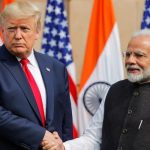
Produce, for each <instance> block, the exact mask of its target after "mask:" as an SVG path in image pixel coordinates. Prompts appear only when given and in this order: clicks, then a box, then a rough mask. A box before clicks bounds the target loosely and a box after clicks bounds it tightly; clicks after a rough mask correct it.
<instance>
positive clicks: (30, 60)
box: [16, 50, 37, 67]
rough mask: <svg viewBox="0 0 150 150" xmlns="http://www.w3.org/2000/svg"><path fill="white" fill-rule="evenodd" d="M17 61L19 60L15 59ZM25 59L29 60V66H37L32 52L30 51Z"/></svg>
mask: <svg viewBox="0 0 150 150" xmlns="http://www.w3.org/2000/svg"><path fill="white" fill-rule="evenodd" d="M16 58H17V60H18V61H19V62H20V60H21V58H19V57H16ZM27 59H28V60H29V62H30V64H31V65H32V66H34V67H36V66H37V61H36V58H35V55H34V51H33V50H32V51H31V54H30V55H29V56H28V57H27Z"/></svg>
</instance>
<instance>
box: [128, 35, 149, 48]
mask: <svg viewBox="0 0 150 150" xmlns="http://www.w3.org/2000/svg"><path fill="white" fill-rule="evenodd" d="M127 49H128V50H130V51H135V50H141V51H150V35H139V36H136V37H132V38H131V40H130V41H129V44H128V46H127Z"/></svg>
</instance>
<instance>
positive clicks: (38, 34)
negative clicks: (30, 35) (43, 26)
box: [35, 29, 41, 40]
mask: <svg viewBox="0 0 150 150" xmlns="http://www.w3.org/2000/svg"><path fill="white" fill-rule="evenodd" d="M40 33H41V31H40V30H38V29H37V31H36V33H35V40H37V39H38V38H39V37H40Z"/></svg>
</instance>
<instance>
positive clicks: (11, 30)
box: [7, 27, 16, 32]
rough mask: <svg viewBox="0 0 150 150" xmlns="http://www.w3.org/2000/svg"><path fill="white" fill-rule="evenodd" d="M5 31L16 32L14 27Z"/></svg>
mask: <svg viewBox="0 0 150 150" xmlns="http://www.w3.org/2000/svg"><path fill="white" fill-rule="evenodd" d="M7 30H8V31H9V32H14V31H15V30H16V27H9V28H7Z"/></svg>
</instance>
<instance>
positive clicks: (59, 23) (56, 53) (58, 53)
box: [42, 0, 78, 138]
mask: <svg viewBox="0 0 150 150" xmlns="http://www.w3.org/2000/svg"><path fill="white" fill-rule="evenodd" d="M42 52H43V53H46V54H48V55H49V56H52V57H54V58H56V59H57V60H59V61H61V62H62V63H64V64H65V66H66V68H67V71H68V74H69V85H70V97H71V105H72V114H73V135H74V138H76V137H77V136H78V131H77V126H78V123H77V91H76V84H75V83H76V82H75V68H74V62H73V58H72V46H71V43H70V36H69V31H68V23H67V14H66V11H65V8H64V1H63V0H48V1H47V8H46V15H45V25H44V31H43V39H42Z"/></svg>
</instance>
